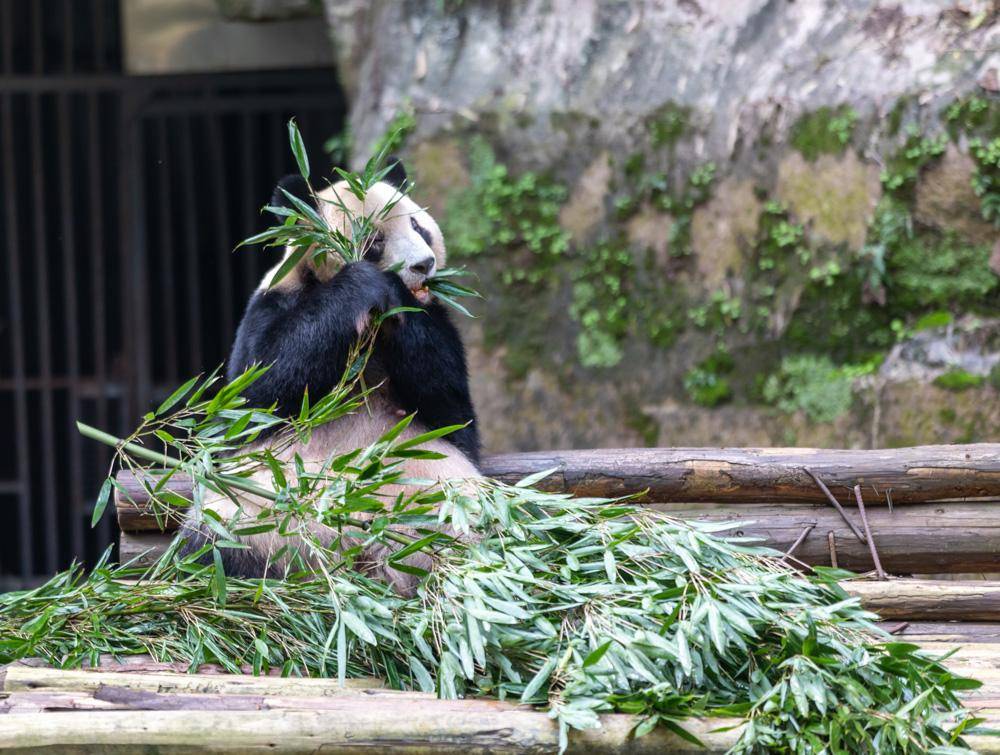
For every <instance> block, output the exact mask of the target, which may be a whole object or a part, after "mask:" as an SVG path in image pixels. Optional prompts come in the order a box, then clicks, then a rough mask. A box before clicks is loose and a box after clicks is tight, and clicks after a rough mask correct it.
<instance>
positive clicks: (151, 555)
mask: <svg viewBox="0 0 1000 755" xmlns="http://www.w3.org/2000/svg"><path fill="white" fill-rule="evenodd" d="M643 507H644V508H648V509H650V510H654V511H659V512H661V513H664V514H668V515H670V516H675V517H677V518H681V519H686V520H698V521H713V522H718V521H729V522H734V523H735V524H736V527H734V529H733V530H731V531H730V532H729V533H728V534H732V535H746V536H753V537H759V538H761V539H762V542H763V543H764V544H766V545H768V546H770V547H772V548H775V549H777V550H780V551H782V552H785V551H787V550H788V548H790V547H791V545H792V544H793V543H794V542H795V541H796V540H797V539H798V538H799V536H800V535H802V533H803V531H804V530H806V528H809V527H811V528H812V529H811V530H810V531H809V533H808V535H807V536H806V538H805V539H804V540H803V541H802V542H801V543H800V544H799V546H798V547H797V548H796V550H795V558H797V559H799V560H800V561H802V562H804V563H807V564H810V565H821V566H829V565H830V545H829V540H828V536H829V535H828V533H830V532H832V533H833V538H834V544H835V546H836V549H837V561H838V565H839V566H840V567H842V568H845V569H851V570H853V571H857V572H859V573H863V572H867V571H869V570H871V569H872V568H873V564H872V558H871V553H870V551H869V549H868V546H867V545H866V544H865V543H862V542H860V541H859V540H858V539H857V538H856V537H855V536H854V534H853V533H852V532H851V531H850V530H849V529H848V527H847V526H846V525H845V523H844V521H843V519H842V518H841V517H840V515H839V514H838V513H837V512H836V511H835V510H834V509H833V507H832V506H829V505H827V504H791V503H780V504H755V503H744V504H734V503H729V504H684V503H669V504H661V503H652V504H645V505H644V506H643ZM847 514H848V516H849V517H852V518H853V519H855V520H857V511H856V510H854V511H851V510H850V509H848V510H847ZM868 520H869V523H870V525H871V528H872V532H873V534H874V539H875V544H876V546H877V548H878V552H879V554H880V556H881V559H882V564H883V566H884V567H885V568H886V569H887V570H888V571H889V572H890V573H893V574H927V573H941V574H945V573H949V572H988V571H995V570H996V569H997V565H998V562H1000V501H978V502H975V503H948V504H944V503H937V504H932V503H923V504H913V505H909V506H900V507H896V508H895V509H894V510H892V511H890V510H889V509H888V508H886V507H873V508H871V509H870V510H869V512H868ZM169 539H170V538H169V536H164V535H161V534H160V533H157V532H149V531H145V532H137V533H131V532H123V533H122V536H121V541H120V545H121V550H120V558H121V560H122V561H123V562H124V561H126V560H129V559H131V558H133V557H137V556H142V554H145V556H142V557H141V558H140V559H139V561H138V562H137V563H142V564H147V563H152V561H154V560H155V559H156V558H157V557H158V556H159V554H160V553H162V551H163V549H164V548H165V547H166V545H167V543H168V542H169ZM966 618H969V619H971V618H973V617H966Z"/></svg>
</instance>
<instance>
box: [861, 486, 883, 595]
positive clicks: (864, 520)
mask: <svg viewBox="0 0 1000 755" xmlns="http://www.w3.org/2000/svg"><path fill="white" fill-rule="evenodd" d="M854 497H855V498H856V499H857V500H858V511H859V512H861V524H862V525H864V528H865V540H867V541H868V550H870V551H871V554H872V563H874V564H875V575H876V576H877V577H878V578H879V579H885V578H886V575H885V569H883V568H882V562H881V561H879V558H878V549H877V548H876V547H875V538H874V537H872V529H871V527H869V526H868V516H867V515H866V514H865V502H864V501H863V500H862V499H861V486H860V485H855V486H854Z"/></svg>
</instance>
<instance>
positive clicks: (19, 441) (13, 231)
mask: <svg viewBox="0 0 1000 755" xmlns="http://www.w3.org/2000/svg"><path fill="white" fill-rule="evenodd" d="M4 10H5V11H6V14H5V15H6V16H7V17H6V18H5V19H4V21H5V22H6V21H9V20H10V13H9V11H10V9H9V7H5V8H4ZM0 97H2V99H0V137H2V140H3V160H2V161H0V164H2V166H3V186H4V195H5V200H4V206H5V208H6V210H7V218H6V236H7V257H8V268H7V301H8V307H9V310H8V312H9V315H10V322H11V324H12V325H13V327H12V328H11V350H12V351H13V354H12V355H11V362H12V363H13V367H14V370H13V372H14V438H15V442H14V450H15V453H16V454H17V476H18V479H19V481H20V483H21V494H20V496H19V497H18V522H17V524H18V539H19V540H20V542H21V553H20V555H21V574H22V575H25V576H27V575H29V574H31V573H32V572H34V560H35V553H34V541H33V539H32V511H31V458H30V454H31V448H30V447H29V445H28V397H27V391H26V390H25V386H24V378H25V375H24V372H25V369H24V330H23V327H24V318H23V311H22V309H21V285H22V282H21V270H20V267H21V266H20V262H19V259H20V255H21V239H20V228H19V225H18V217H19V216H18V206H17V187H16V182H15V180H14V118H13V114H12V112H11V111H12V110H13V108H12V104H11V99H12V97H11V95H9V94H8V95H0Z"/></svg>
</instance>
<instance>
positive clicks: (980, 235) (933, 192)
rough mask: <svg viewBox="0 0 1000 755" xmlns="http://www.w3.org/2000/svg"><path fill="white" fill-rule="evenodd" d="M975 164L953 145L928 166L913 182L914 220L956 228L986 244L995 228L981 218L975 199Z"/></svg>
mask: <svg viewBox="0 0 1000 755" xmlns="http://www.w3.org/2000/svg"><path fill="white" fill-rule="evenodd" d="M975 168H976V165H975V163H974V162H973V161H972V158H971V157H969V156H968V155H967V154H964V153H963V152H960V151H959V149H958V147H956V146H955V145H954V144H949V145H948V149H947V150H946V151H945V153H944V154H943V155H942V156H941V158H940V159H939V160H936V161H935V162H934V163H933V164H932V165H930V166H928V168H927V169H926V170H924V171H923V173H922V174H921V176H920V181H919V182H918V183H917V191H916V204H915V207H914V213H913V217H914V219H915V220H917V221H919V222H921V223H924V224H926V225H930V226H933V227H935V228H938V229H941V230H953V231H957V232H959V233H960V234H962V235H963V236H965V237H966V238H967V239H969V240H970V241H973V242H975V243H977V244H988V243H990V242H991V241H993V240H994V239H996V238H997V235H998V231H997V229H996V228H994V227H993V226H992V225H991V224H989V223H987V222H986V221H985V220H983V218H982V215H980V213H979V198H978V197H977V196H976V193H975V192H974V191H973V190H972V176H973V173H974V171H975Z"/></svg>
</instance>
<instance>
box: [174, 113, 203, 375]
mask: <svg viewBox="0 0 1000 755" xmlns="http://www.w3.org/2000/svg"><path fill="white" fill-rule="evenodd" d="M179 131H180V138H181V143H180V155H181V158H180V159H181V174H182V178H181V191H180V194H181V196H182V197H183V198H184V201H183V206H184V210H183V216H184V229H185V231H186V238H185V242H184V247H185V249H184V251H185V253H186V254H185V257H186V260H185V271H184V272H185V274H186V281H185V293H186V295H187V320H186V321H187V323H188V326H189V327H188V335H189V338H190V341H189V345H190V355H191V359H192V361H193V364H188V365H186V367H187V370H188V372H190V373H192V374H194V373H196V372H198V371H199V370H201V369H202V367H203V363H202V357H203V353H202V343H201V323H202V314H201V301H200V297H199V295H198V294H199V291H200V286H199V285H198V282H199V281H198V260H199V259H200V257H201V255H200V254H199V253H198V252H199V250H198V246H199V244H198V239H199V234H198V229H197V227H196V224H195V218H196V217H197V213H196V212H195V201H194V198H195V176H194V149H193V146H192V140H193V139H194V136H193V134H192V133H191V131H192V129H191V119H190V118H185V119H184V121H183V123H182V124H181V126H180V128H179Z"/></svg>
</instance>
